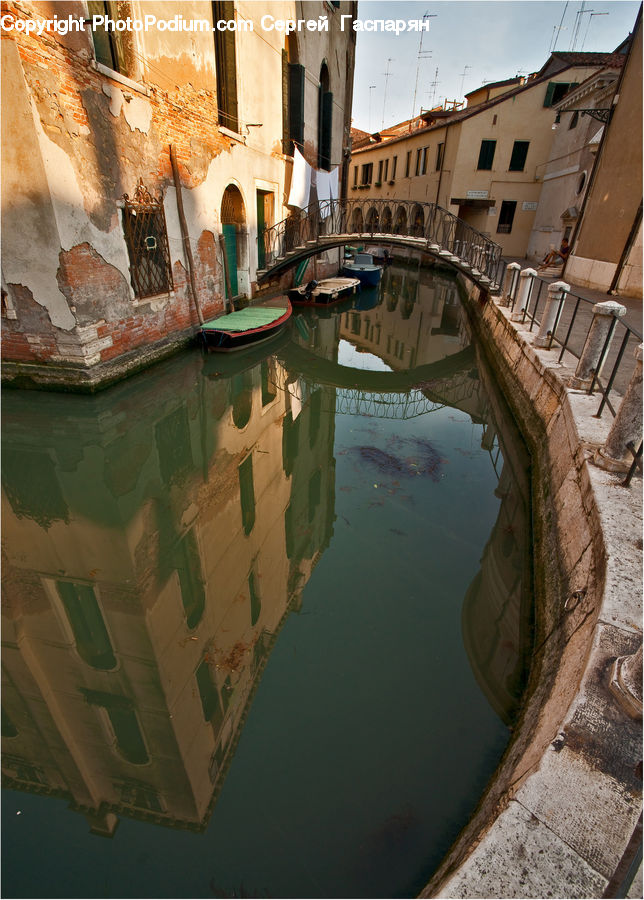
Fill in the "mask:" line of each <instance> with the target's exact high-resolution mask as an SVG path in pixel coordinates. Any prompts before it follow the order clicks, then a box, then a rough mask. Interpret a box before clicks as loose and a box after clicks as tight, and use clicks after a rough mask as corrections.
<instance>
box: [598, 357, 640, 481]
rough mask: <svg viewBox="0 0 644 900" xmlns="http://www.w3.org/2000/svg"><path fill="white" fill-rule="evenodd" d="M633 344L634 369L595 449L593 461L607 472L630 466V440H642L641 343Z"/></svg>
mask: <svg viewBox="0 0 644 900" xmlns="http://www.w3.org/2000/svg"><path fill="white" fill-rule="evenodd" d="M643 346H644V345H642V344H640V345H639V346H638V347H636V348H635V369H634V371H633V374H632V375H631V380H630V382H629V384H628V387H627V389H626V393H625V394H624V399H623V400H622V403H621V405H620V407H619V409H618V410H617V415H616V416H615V419H614V421H613V424H612V426H611V429H610V431H609V432H608V437H607V438H606V443H605V444H604V446H603V447H600V448H599V450H598V451H597V452H596V453H595V459H594V462H595V465H598V466H601V468H602V469H608V471H609V472H626V471H628V469H629V468H630V467H631V463H632V456H631V454H630V452H629V446H628V445H629V444H631V446H637V444H639V442H640V441H641V440H642V347H643Z"/></svg>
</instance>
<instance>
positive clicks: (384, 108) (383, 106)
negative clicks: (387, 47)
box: [380, 57, 395, 128]
mask: <svg viewBox="0 0 644 900" xmlns="http://www.w3.org/2000/svg"><path fill="white" fill-rule="evenodd" d="M391 62H395V60H394V59H392V58H391V57H389V59H388V60H387V71H386V72H385V96H384V98H383V101H382V125H381V126H380V127H381V128H384V127H385V110H386V109H387V82H388V81H389V63H391Z"/></svg>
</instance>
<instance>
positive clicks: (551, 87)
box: [543, 81, 557, 106]
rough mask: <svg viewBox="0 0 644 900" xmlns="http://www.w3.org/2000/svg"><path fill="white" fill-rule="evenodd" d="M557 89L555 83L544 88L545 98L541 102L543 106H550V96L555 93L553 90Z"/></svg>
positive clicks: (552, 82)
mask: <svg viewBox="0 0 644 900" xmlns="http://www.w3.org/2000/svg"><path fill="white" fill-rule="evenodd" d="M556 87H557V82H556V81H551V82H550V84H549V85H548V87H547V88H546V96H545V99H544V101H543V105H544V106H552V95H553V94H554V92H555V88H556Z"/></svg>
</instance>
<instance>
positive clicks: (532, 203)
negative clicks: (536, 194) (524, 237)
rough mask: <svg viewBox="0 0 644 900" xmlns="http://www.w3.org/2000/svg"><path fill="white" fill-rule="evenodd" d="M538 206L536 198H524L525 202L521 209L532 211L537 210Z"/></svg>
mask: <svg viewBox="0 0 644 900" xmlns="http://www.w3.org/2000/svg"><path fill="white" fill-rule="evenodd" d="M536 208H537V202H536V200H524V201H523V204H522V206H521V209H522V210H523V211H524V212H530V211H532V210H535V209H536Z"/></svg>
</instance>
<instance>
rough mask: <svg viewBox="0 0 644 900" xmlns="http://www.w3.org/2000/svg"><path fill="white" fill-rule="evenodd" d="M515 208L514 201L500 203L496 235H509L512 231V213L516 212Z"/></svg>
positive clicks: (515, 203)
mask: <svg viewBox="0 0 644 900" xmlns="http://www.w3.org/2000/svg"><path fill="white" fill-rule="evenodd" d="M516 208H517V202H516V200H504V201H503V202H502V203H501V212H500V213H499V224H498V227H497V229H496V233H497V234H510V232H511V231H512V223H513V221H514V213H515V212H516Z"/></svg>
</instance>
